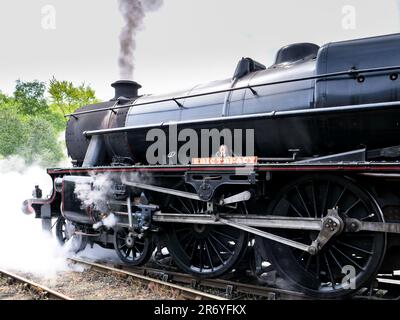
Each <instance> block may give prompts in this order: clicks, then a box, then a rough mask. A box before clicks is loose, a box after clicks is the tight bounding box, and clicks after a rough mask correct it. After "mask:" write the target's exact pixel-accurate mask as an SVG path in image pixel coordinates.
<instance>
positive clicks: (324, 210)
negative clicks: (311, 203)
mask: <svg viewBox="0 0 400 320" xmlns="http://www.w3.org/2000/svg"><path fill="white" fill-rule="evenodd" d="M330 187H331V182H330V181H328V183H327V185H326V193H325V197H324V202H323V204H322V207H321V208H322V209H321V218H322V217H323V216H324V214H325V212H327V210H328V208H327V205H328V197H329V188H330Z"/></svg>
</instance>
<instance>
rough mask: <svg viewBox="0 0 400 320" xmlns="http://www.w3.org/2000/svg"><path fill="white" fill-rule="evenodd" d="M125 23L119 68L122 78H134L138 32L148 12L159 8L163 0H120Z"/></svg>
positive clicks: (121, 40)
mask: <svg viewBox="0 0 400 320" xmlns="http://www.w3.org/2000/svg"><path fill="white" fill-rule="evenodd" d="M118 1H119V9H120V11H121V14H122V16H123V18H124V21H125V25H124V27H123V28H122V31H121V34H120V37H119V39H120V47H121V48H120V55H119V68H120V76H121V79H124V80H132V79H133V71H134V51H135V49H136V34H137V32H138V31H140V30H141V28H142V27H143V19H144V17H145V15H146V13H147V12H149V11H155V10H157V9H159V8H160V7H161V6H162V4H163V0H118Z"/></svg>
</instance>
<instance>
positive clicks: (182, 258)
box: [166, 197, 248, 277]
mask: <svg viewBox="0 0 400 320" xmlns="http://www.w3.org/2000/svg"><path fill="white" fill-rule="evenodd" d="M206 206H207V205H206V203H205V202H202V201H196V200H190V199H184V198H180V197H173V198H172V199H171V201H170V202H169V203H168V205H167V209H166V210H168V212H174V213H179V214H182V215H186V214H205V213H206V212H207V210H206ZM220 209H221V208H220ZM238 210H239V211H240V210H241V209H240V207H239V208H237V209H231V211H227V212H224V213H230V212H237V211H238ZM167 237H168V251H169V252H170V254H171V256H172V258H173V260H174V262H175V263H176V264H177V265H178V267H180V268H181V269H182V270H184V271H185V272H188V273H191V274H193V275H195V276H197V277H218V276H220V275H222V274H224V273H226V272H229V271H230V270H232V268H234V267H235V265H236V263H237V262H238V261H239V260H240V258H241V257H242V256H243V254H244V252H245V249H246V247H247V245H248V244H247V234H246V233H245V232H244V231H242V230H238V229H235V228H232V227H229V226H215V225H201V224H174V225H172V224H170V225H168V227H167Z"/></svg>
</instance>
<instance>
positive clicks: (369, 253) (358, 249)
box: [336, 240, 373, 255]
mask: <svg viewBox="0 0 400 320" xmlns="http://www.w3.org/2000/svg"><path fill="white" fill-rule="evenodd" d="M336 242H337V243H338V244H341V245H342V246H345V247H347V248H351V249H354V250H357V251H359V252H363V253H365V254H368V255H372V254H373V252H372V251H367V250H365V249H362V248H360V247H357V246H356V245H354V244H353V245H351V244H348V243H345V242H343V241H339V240H337V241H336Z"/></svg>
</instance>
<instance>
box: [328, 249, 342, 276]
mask: <svg viewBox="0 0 400 320" xmlns="http://www.w3.org/2000/svg"><path fill="white" fill-rule="evenodd" d="M328 252H329V254H330V255H331V257H332V259H333V260H334V261H335V263H336V264H337V266H338V267H339V270H340V272H342V270H343V266H342V264H341V263H340V262H339V260H338V259H337V258H336V256H335V255H334V254H333V252H332V250H329V251H328Z"/></svg>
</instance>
